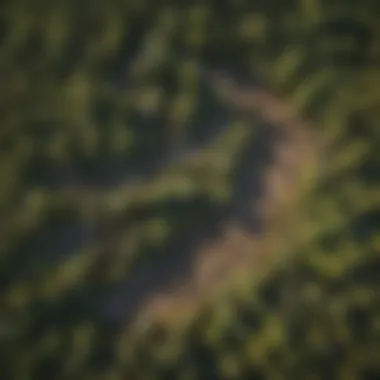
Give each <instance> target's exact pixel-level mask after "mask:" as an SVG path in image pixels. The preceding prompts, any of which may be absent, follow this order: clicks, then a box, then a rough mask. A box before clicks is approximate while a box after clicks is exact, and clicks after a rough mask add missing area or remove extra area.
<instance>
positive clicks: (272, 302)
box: [0, 0, 380, 380]
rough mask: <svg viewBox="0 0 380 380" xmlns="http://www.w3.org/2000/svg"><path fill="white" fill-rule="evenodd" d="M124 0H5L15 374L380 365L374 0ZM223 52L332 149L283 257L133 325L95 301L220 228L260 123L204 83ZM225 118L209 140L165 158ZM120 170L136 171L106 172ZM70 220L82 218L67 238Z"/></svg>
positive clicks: (6, 301) (1, 70)
mask: <svg viewBox="0 0 380 380" xmlns="http://www.w3.org/2000/svg"><path fill="white" fill-rule="evenodd" d="M124 3H125V4H121V3H120V2H113V1H108V2H89V1H65V2H49V3H47V2H46V3H45V2H27V1H23V0H14V1H9V2H8V3H7V4H5V5H3V6H2V7H3V12H2V14H3V16H2V18H1V20H0V37H1V49H0V62H1V63H0V75H1V88H2V91H1V94H0V110H1V128H0V142H1V147H2V149H1V152H0V170H1V181H0V207H1V209H0V210H1V218H2V219H1V222H2V223H1V229H0V260H1V261H0V262H1V267H0V276H1V279H2V292H1V302H0V305H1V314H0V344H1V352H2V357H3V359H2V363H1V368H0V370H1V373H2V374H4V375H3V376H4V379H8V378H9V379H15V380H27V379H45V378H46V379H52V378H54V379H97V378H99V379H110V380H111V379H120V378H131V379H161V378H162V379H164V378H165V379H170V378H173V379H210V380H211V379H243V378H247V379H256V378H257V379H259V378H260V379H261V378H265V379H266V378H268V379H280V378H315V379H319V378H320V379H322V378H323V379H324V378H336V379H351V378H352V379H354V378H363V379H365V378H368V379H370V378H375V377H376V376H377V375H379V373H380V368H379V364H378V358H379V357H380V352H379V347H380V345H379V341H380V335H379V331H380V327H379V326H380V310H379V307H378V305H379V294H380V282H379V278H380V273H379V271H380V266H379V263H380V257H379V253H378V252H380V235H379V231H378V223H379V206H380V199H379V194H380V191H379V188H378V184H379V182H378V180H379V175H378V173H379V155H378V153H377V152H378V151H379V149H380V144H379V142H380V139H379V130H380V129H379V125H378V124H379V117H380V90H379V89H380V87H379V86H378V85H377V84H378V83H380V69H379V68H378V67H379V63H380V51H379V46H380V26H379V23H378V15H379V11H380V9H379V6H378V5H377V2H376V1H369V0H368V1H362V2H356V1H351V2H348V1H337V0H336V1H329V2H327V1H322V0H319V1H317V0H307V1H306V0H305V1H274V2H272V1H269V2H268V1H255V2H251V1H248V0H247V1H243V0H242V1H237V0H235V1H223V2H222V1H218V2H214V3H215V5H211V3H212V2H204V3H202V4H183V5H181V6H179V5H178V4H176V2H163V4H161V2H160V1H157V2H149V4H148V2H146V1H127V2H124ZM141 36H142V37H141ZM135 45H138V46H135ZM218 66H222V68H227V70H228V71H229V72H231V73H232V74H233V76H236V77H239V76H240V77H243V78H244V80H246V81H247V82H249V81H252V80H255V79H256V78H257V77H259V78H263V80H264V82H266V83H268V85H269V86H270V87H271V88H273V89H274V90H275V91H277V92H280V93H283V94H284V95H285V96H286V97H287V98H288V99H289V100H290V102H291V103H292V104H293V105H294V107H295V109H297V110H298V111H299V112H300V113H301V114H303V115H305V117H308V118H310V119H311V120H312V121H313V122H314V124H315V132H316V136H318V139H319V140H320V141H321V142H322V145H323V146H324V147H325V148H324V150H323V151H322V152H321V164H320V167H319V168H318V170H319V171H320V173H317V177H318V181H317V183H316V184H315V182H314V178H315V176H310V177H313V186H309V183H307V181H308V180H309V178H310V177H309V176H308V175H307V174H308V173H306V175H305V178H306V179H305V181H304V182H305V189H306V187H307V189H308V190H309V191H308V192H306V191H305V195H304V196H302V197H301V196H300V202H299V207H298V208H299V210H298V211H299V218H300V219H299V222H298V224H297V232H298V236H297V238H298V240H297V244H294V245H293V244H289V246H286V247H284V248H283V249H284V251H287V252H290V255H288V256H289V257H290V259H289V261H287V262H286V265H285V267H281V268H273V270H272V271H271V272H270V273H269V274H268V275H267V276H266V277H265V278H264V280H263V281H261V282H260V283H259V284H257V283H256V284H255V285H252V286H249V285H248V284H247V286H246V289H244V291H243V290H242V294H232V295H230V296H225V298H223V300H221V301H220V302H217V303H215V304H212V305H209V307H206V306H205V307H204V308H203V309H202V310H203V311H202V313H201V314H199V315H197V316H195V317H194V318H193V320H192V321H191V323H190V324H189V326H187V327H186V328H184V329H183V330H180V331H178V330H175V329H174V328H173V329H172V330H171V329H160V328H159V327H158V326H157V327H154V328H152V329H151V330H149V331H148V332H147V333H146V334H145V335H144V336H142V337H139V338H136V340H133V339H132V338H131V337H130V335H128V333H127V332H126V331H123V329H122V328H121V329H120V326H119V325H118V326H117V327H115V325H116V324H117V323H116V322H115V321H113V320H112V318H111V321H110V320H105V319H106V318H103V317H102V316H101V315H102V313H101V312H99V309H100V308H101V306H99V307H96V306H94V305H95V304H96V303H99V304H101V303H102V302H103V301H104V298H107V297H110V289H112V287H113V286H116V285H117V284H118V283H119V281H121V280H122V279H123V278H125V277H128V276H129V274H130V273H131V272H133V270H134V268H135V267H134V266H135V265H137V266H138V265H140V264H139V263H143V262H145V261H146V260H151V259H152V260H156V261H155V262H156V263H157V265H160V264H159V263H163V264H162V265H166V264H165V263H166V262H167V261H165V260H170V258H169V259H167V258H166V259H165V258H164V257H163V256H161V255H162V252H165V247H167V246H170V244H171V242H175V241H176V239H177V237H179V236H182V235H184V234H185V235H186V232H188V231H192V230H196V229H198V228H200V229H206V228H207V226H208V224H210V223H211V222H212V221H213V220H214V218H215V215H218V212H219V210H220V209H221V208H222V207H223V206H224V205H226V204H227V203H228V202H229V201H230V200H231V198H232V193H233V186H234V184H233V183H232V182H233V176H232V175H231V172H234V170H237V169H238V167H239V153H240V152H241V151H242V150H243V148H244V143H245V142H246V141H247V140H248V139H249V138H251V137H252V136H251V135H252V132H251V129H252V128H254V129H259V126H256V125H255V124H254V123H253V122H252V121H250V120H249V119H247V117H246V116H244V115H237V114H236V113H235V114H233V115H232V116H231V114H230V113H228V112H227V111H226V112H224V110H223V109H222V108H221V107H218V103H217V100H216V97H215V95H214V94H213V93H212V91H210V89H209V88H208V86H207V83H206V82H207V79H205V77H207V71H208V70H209V69H212V68H213V67H216V68H218ZM205 73H206V74H205ZM209 113H214V114H215V113H220V115H217V116H216V119H217V120H216V121H215V120H213V119H210V118H209V117H207V114H209ZM139 115H140V116H139ZM141 115H146V116H147V117H146V118H145V119H144V118H143V117H141ZM205 115H206V116H205ZM147 120H148V121H147ZM218 123H219V124H221V125H225V126H224V127H220V130H218V131H216V133H215V136H217V137H215V136H214V137H213V138H212V139H211V141H208V142H207V143H206V144H205V146H201V148H200V149H196V150H195V151H196V154H190V155H184V156H182V155H180V156H179V157H178V158H175V159H171V158H172V157H177V156H176V155H175V153H176V152H177V151H178V150H179V151H181V149H183V148H184V147H186V146H187V145H186V144H190V143H189V141H190V139H189V137H188V136H189V135H192V134H193V135H196V133H201V132H202V130H205V129H207V127H209V126H212V128H214V127H213V125H214V124H218ZM197 126H198V129H197ZM210 128H211V127H210ZM253 134H254V133H253ZM201 145H202V144H201ZM197 148H198V146H197ZM167 152H169V153H170V155H169V154H167ZM169 156H170V157H169ZM160 157H169V158H168V160H167V161H165V162H163V163H162V164H161V162H160ZM102 165H104V167H106V169H105V171H104V170H103V172H102V171H101V169H99V170H98V171H97V169H96V170H95V169H93V168H101V167H102ZM120 167H121V169H120ZM146 167H148V169H146ZM125 168H128V171H130V172H131V173H132V174H131V175H130V178H129V181H125V182H123V183H122V184H118V185H115V183H112V181H113V180H112V179H110V180H109V182H111V183H112V184H111V185H109V186H102V184H99V183H94V182H96V180H98V179H99V178H101V177H104V178H105V177H107V175H109V177H112V176H113V177H114V178H116V177H120V175H121V173H123V172H125V171H126V170H125ZM91 170H94V174H93V176H92V177H91V178H87V180H85V178H84V177H85V176H84V173H89V172H91ZM144 170H145V171H146V173H147V174H146V176H145V177H144V178H142V179H139V178H137V179H136V176H135V175H133V173H140V172H144ZM310 170H311V169H310ZM74 172H75V173H74ZM78 172H79V175H78ZM54 173H61V174H62V173H63V174H62V175H60V176H59V177H60V178H58V177H55V174H54ZM104 182H105V180H104ZM57 221H58V222H57ZM55 223H60V224H59V225H58V226H57V224H55ZM62 226H64V229H62ZM70 226H76V227H73V228H77V230H78V231H79V230H80V231H81V232H79V233H77V234H75V233H72V234H71V235H70V233H67V235H66V232H64V231H66V230H65V228H66V229H70ZM83 226H84V227H83ZM57 231H58V232H57ZM70 231H71V230H70ZM78 234H79V235H80V236H79V235H78ZM72 235H75V236H76V237H74V238H73V237H72ZM49 237H50V240H49V239H48V238H49ZM73 239H76V240H75V241H73ZM57 242H58V243H57ZM63 246H65V247H66V248H65V249H64V248H62V247H63ZM175 247H177V248H176V249H177V250H178V251H179V252H182V251H185V250H186V249H187V248H188V247H187V246H186V244H185V245H184V246H181V247H180V248H178V246H175ZM152 257H153V258H152ZM184 277H186V274H184ZM243 293H244V294H243ZM283 293H286V294H285V295H286V297H284V295H283ZM284 299H286V302H285V306H284ZM95 301H96V302H95ZM123 323H124V322H123ZM125 324H127V322H125ZM115 330H116V331H115Z"/></svg>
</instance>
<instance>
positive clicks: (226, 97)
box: [132, 76, 320, 331]
mask: <svg viewBox="0 0 380 380" xmlns="http://www.w3.org/2000/svg"><path fill="white" fill-rule="evenodd" d="M212 84H213V87H214V89H215V91H216V93H217V94H218V95H219V98H220V100H221V101H222V102H223V103H224V104H225V105H226V107H232V108H234V109H236V110H237V111H244V112H249V113H252V114H253V115H258V116H259V117H260V118H261V119H262V120H263V121H264V122H265V123H270V124H271V125H274V126H275V129H276V130H277V132H280V133H281V138H280V140H279V142H278V143H277V145H276V146H275V147H273V152H274V160H273V162H272V164H271V165H270V166H269V167H268V169H267V170H266V172H265V175H264V182H265V185H264V186H265V191H264V195H263V196H262V197H261V199H260V200H259V202H258V204H257V203H255V204H253V203H252V204H250V203H248V204H246V207H247V209H249V210H250V213H252V215H253V214H257V213H258V214H259V216H260V218H261V220H262V221H263V222H264V229H263V232H260V233H252V232H249V231H247V230H246V229H244V228H243V227H242V226H240V225H238V224H237V223H235V222H234V221H232V220H231V221H227V222H226V223H225V225H224V227H223V230H222V233H221V234H220V236H219V237H218V238H216V239H214V240H210V241H206V240H205V241H204V242H203V244H201V245H200V246H199V247H198V248H197V250H196V252H195V253H193V256H194V260H193V265H192V268H191V271H190V272H191V274H190V276H189V277H186V278H182V279H179V280H178V281H177V283H175V284H174V285H173V284H172V285H171V286H170V287H168V288H167V289H166V290H165V291H163V292H159V293H153V294H151V296H149V297H148V298H147V300H146V301H145V302H144V303H143V304H142V305H141V307H140V308H139V309H138V312H137V313H136V314H135V316H134V323H133V324H132V326H133V330H134V331H141V329H143V330H144V328H145V327H147V326H149V325H151V324H152V323H158V324H160V325H163V326H169V327H170V328H175V327H176V326H178V327H179V326H183V325H184V324H186V322H187V321H189V320H191V318H192V317H193V316H194V315H195V314H197V312H198V311H199V310H200V309H201V308H202V305H204V304H205V303H210V302H213V301H215V300H217V299H218V296H219V295H223V294H225V292H226V291H227V292H228V291H230V290H232V289H234V288H235V287H236V286H238V285H239V284H244V283H247V282H249V281H252V280H254V281H259V280H260V278H262V277H263V276H265V274H266V273H267V272H268V271H270V269H271V268H274V266H275V265H276V264H277V263H283V262H284V261H285V260H286V259H287V257H286V256H285V253H284V252H285V251H286V248H284V247H289V244H291V242H290V240H291V239H292V238H293V235H294V225H295V223H294V219H295V218H296V217H297V216H296V215H297V211H296V210H297V202H298V200H299V198H300V196H301V194H302V192H303V191H304V190H305V185H306V184H311V183H312V179H311V178H310V177H312V176H313V173H315V170H316V167H317V165H318V162H317V161H318V156H319V152H320V146H319V144H318V143H317V140H316V138H315V136H314V135H313V134H312V132H311V130H310V128H309V125H308V124H307V123H305V122H304V121H302V120H300V119H299V118H298V117H297V115H296V113H295V112H294V110H293V109H292V107H291V106H290V105H288V104H287V103H286V102H284V101H282V100H280V99H279V98H278V97H276V96H274V95H272V94H270V93H268V92H265V91H263V90H261V89H256V88H240V87H238V86H237V85H236V84H235V83H234V82H233V81H232V80H230V79H228V78H225V77H220V76H213V77H212Z"/></svg>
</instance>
